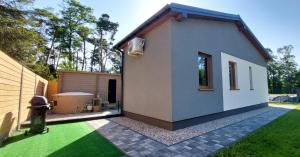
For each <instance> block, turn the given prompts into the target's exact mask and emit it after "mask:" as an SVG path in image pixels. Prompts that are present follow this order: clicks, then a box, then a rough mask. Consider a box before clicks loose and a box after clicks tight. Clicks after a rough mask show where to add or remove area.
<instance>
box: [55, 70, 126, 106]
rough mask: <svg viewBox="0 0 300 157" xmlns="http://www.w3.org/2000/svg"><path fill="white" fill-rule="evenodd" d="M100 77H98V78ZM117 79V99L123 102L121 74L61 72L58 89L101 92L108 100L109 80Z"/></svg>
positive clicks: (60, 90) (101, 95)
mask: <svg viewBox="0 0 300 157" xmlns="http://www.w3.org/2000/svg"><path fill="white" fill-rule="evenodd" d="M97 77H98V78H97ZM109 79H115V80H116V81H117V93H116V100H117V102H118V101H120V102H121V75H119V74H106V73H98V72H66V71H61V72H59V80H58V91H59V92H60V93H62V92H87V93H92V94H95V96H96V95H97V94H99V96H100V97H101V98H102V99H103V100H104V101H106V100H107V99H108V81H109Z"/></svg>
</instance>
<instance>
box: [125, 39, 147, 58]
mask: <svg viewBox="0 0 300 157" xmlns="http://www.w3.org/2000/svg"><path fill="white" fill-rule="evenodd" d="M144 45H145V39H142V38H137V37H135V38H133V39H132V40H130V41H129V42H128V55H130V56H141V55H143V53H144Z"/></svg>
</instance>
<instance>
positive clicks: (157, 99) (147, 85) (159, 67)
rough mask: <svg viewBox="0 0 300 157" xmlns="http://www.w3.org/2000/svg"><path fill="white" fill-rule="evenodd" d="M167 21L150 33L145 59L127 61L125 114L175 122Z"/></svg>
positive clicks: (148, 34)
mask: <svg viewBox="0 0 300 157" xmlns="http://www.w3.org/2000/svg"><path fill="white" fill-rule="evenodd" d="M170 31H171V21H170V20H168V21H166V22H164V23H163V24H161V25H160V26H158V27H157V28H155V29H154V30H152V31H150V32H148V33H147V35H146V36H145V37H144V38H145V39H146V43H145V52H144V55H143V56H140V57H132V56H128V55H127V51H126V49H125V53H126V54H125V58H124V60H125V61H124V110H125V111H128V112H133V113H136V114H141V115H144V116H148V117H153V118H156V119H160V120H165V121H172V113H171V111H172V108H171V104H172V102H171V67H170V66H171V56H170V51H171V50H170V48H171V45H170V41H171V39H170V33H171V32H170Z"/></svg>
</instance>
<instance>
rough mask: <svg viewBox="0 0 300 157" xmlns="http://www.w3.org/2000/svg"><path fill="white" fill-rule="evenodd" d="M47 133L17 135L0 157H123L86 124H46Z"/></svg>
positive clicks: (8, 143)
mask: <svg viewBox="0 0 300 157" xmlns="http://www.w3.org/2000/svg"><path fill="white" fill-rule="evenodd" d="M49 128H50V132H49V133H46V134H38V135H31V136H24V130H23V131H22V132H17V133H16V134H15V135H14V136H13V137H11V138H10V139H9V140H8V142H7V144H6V145H4V146H3V147H0V157H45V156H47V157H83V156H88V157H95V156H97V157H118V156H124V154H123V153H122V152H121V151H120V150H118V148H116V147H115V146H113V145H112V144H111V143H109V141H107V140H106V139H105V138H104V137H102V136H101V135H99V134H98V133H97V132H96V131H95V130H94V129H92V128H91V127H90V126H88V125H87V124H86V123H83V122H82V123H69V124H60V125H50V126H49Z"/></svg>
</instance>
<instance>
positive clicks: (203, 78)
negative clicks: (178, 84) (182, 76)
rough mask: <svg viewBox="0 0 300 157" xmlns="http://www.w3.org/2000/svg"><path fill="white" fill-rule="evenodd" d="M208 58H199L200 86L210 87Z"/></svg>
mask: <svg viewBox="0 0 300 157" xmlns="http://www.w3.org/2000/svg"><path fill="white" fill-rule="evenodd" d="M207 68H208V67H207V57H204V56H201V55H199V56H198V71H199V85H200V86H208V77H207V71H208V70H207Z"/></svg>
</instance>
